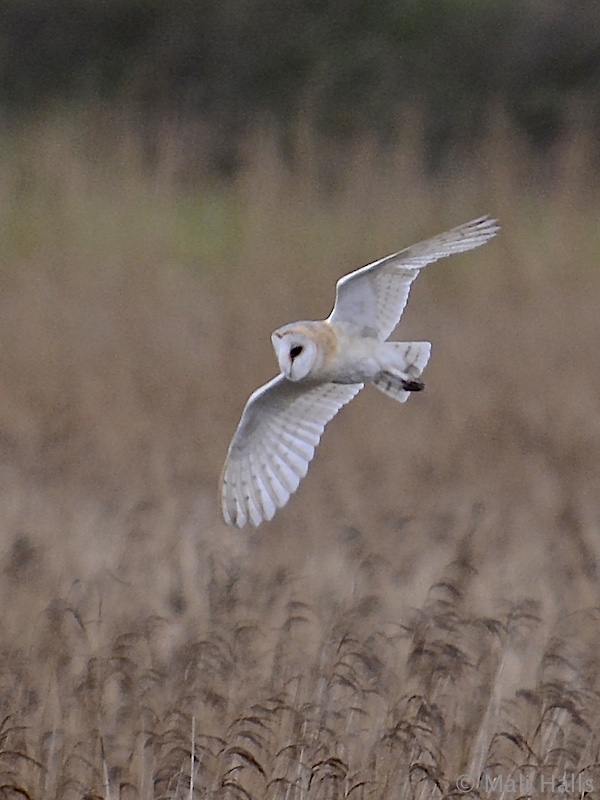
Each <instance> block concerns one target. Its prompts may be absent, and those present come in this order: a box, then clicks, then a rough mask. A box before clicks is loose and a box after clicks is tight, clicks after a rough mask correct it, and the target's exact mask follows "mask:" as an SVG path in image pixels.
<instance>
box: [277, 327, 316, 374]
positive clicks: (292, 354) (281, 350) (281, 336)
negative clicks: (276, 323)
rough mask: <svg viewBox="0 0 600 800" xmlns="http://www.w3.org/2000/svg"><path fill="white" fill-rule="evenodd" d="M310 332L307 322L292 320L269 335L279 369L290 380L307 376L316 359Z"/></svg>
mask: <svg viewBox="0 0 600 800" xmlns="http://www.w3.org/2000/svg"><path fill="white" fill-rule="evenodd" d="M311 333H312V331H311V330H310V328H309V327H308V325H307V323H297V322H294V323H292V324H291V325H284V326H283V328H278V329H277V330H276V331H275V332H274V333H273V334H272V335H271V341H272V342H273V347H274V349H275V355H276V356H277V361H279V369H280V370H281V371H282V373H283V374H284V375H285V377H286V378H287V379H288V380H290V381H301V380H303V379H304V378H307V377H309V375H310V373H311V371H312V369H313V367H314V366H315V364H316V362H317V360H318V356H319V352H318V348H317V344H316V342H315V341H314V339H313V338H312V336H311Z"/></svg>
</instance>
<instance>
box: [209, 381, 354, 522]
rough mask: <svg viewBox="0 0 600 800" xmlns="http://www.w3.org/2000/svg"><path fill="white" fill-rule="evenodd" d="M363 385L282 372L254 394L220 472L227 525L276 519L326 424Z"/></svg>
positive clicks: (294, 487)
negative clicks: (301, 379) (299, 379)
mask: <svg viewBox="0 0 600 800" xmlns="http://www.w3.org/2000/svg"><path fill="white" fill-rule="evenodd" d="M362 388H363V384H362V383H353V384H339V383H322V384H317V385H310V384H308V385H307V384H302V383H294V382H292V381H289V380H287V378H285V377H284V376H283V375H278V376H277V377H276V378H273V380H272V381H270V382H269V383H267V384H265V386H262V387H261V388H260V389H257V390H256V391H255V392H254V394H252V395H251V396H250V399H249V400H248V402H247V403H246V407H245V409H244V413H243V414H242V419H241V420H240V424H239V425H238V428H237V430H236V432H235V434H234V437H233V439H232V442H231V444H230V446H229V452H228V453H227V459H226V460H225V466H224V467H223V473H222V475H221V503H222V508H223V516H224V517H225V521H226V522H227V524H229V525H237V526H238V527H239V528H242V527H243V526H244V525H246V524H247V523H248V522H251V523H252V524H253V525H255V526H256V525H260V523H261V522H262V521H263V520H269V519H272V517H273V516H274V514H275V512H276V511H277V509H278V508H281V507H282V506H284V505H285V504H286V503H287V501H288V500H289V499H290V496H291V495H292V493H293V492H295V491H296V489H297V488H298V486H299V484H300V481H301V480H302V478H303V477H304V476H305V475H306V473H307V471H308V465H309V464H310V462H311V460H312V458H313V456H314V453H315V448H316V446H317V445H318V444H319V441H320V440H321V436H322V434H323V431H324V429H325V425H327V423H328V422H329V421H330V420H331V419H332V418H333V417H334V416H335V415H336V414H337V412H338V411H339V410H340V409H341V408H342V406H345V405H346V403H349V402H350V400H352V398H353V397H354V396H355V395H357V394H358V392H360V390H361V389H362Z"/></svg>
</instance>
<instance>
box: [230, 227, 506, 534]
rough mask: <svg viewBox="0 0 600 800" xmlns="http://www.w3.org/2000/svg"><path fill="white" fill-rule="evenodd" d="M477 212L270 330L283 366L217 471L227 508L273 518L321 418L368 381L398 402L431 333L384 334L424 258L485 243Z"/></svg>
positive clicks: (255, 518) (413, 380)
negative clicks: (402, 338)
mask: <svg viewBox="0 0 600 800" xmlns="http://www.w3.org/2000/svg"><path fill="white" fill-rule="evenodd" d="M498 230H499V227H498V224H497V223H496V221H495V220H492V219H490V218H488V217H481V218H480V219H477V220H473V221H472V222H469V223H467V224H465V225H461V226H459V227H458V228H454V229H453V230H451V231H448V232H447V233H443V234H440V235H439V236H436V237H434V238H433V239H428V240H426V241H424V242H420V243H419V244H416V245H413V246H412V247H408V248H406V249H405V250H402V251H401V252H399V253H395V254H394V255H392V256H388V257H387V258H384V259H381V260H380V261H376V262H374V263H373V264H370V265H369V266H367V267H363V268H362V269H359V270H357V271H356V272H352V273H350V274H348V275H346V276H345V277H343V278H341V279H340V280H339V281H338V284H337V290H336V302H335V306H334V309H333V311H332V313H331V315H330V316H329V318H328V319H327V320H323V321H318V322H317V321H302V322H294V323H291V324H289V325H284V326H283V327H281V328H278V329H277V330H276V331H275V332H274V333H273V334H272V336H271V340H272V342H273V347H274V349H275V353H276V355H277V360H278V362H279V367H280V369H281V374H280V375H278V376H277V377H276V378H274V379H273V380H272V381H270V382H269V383H267V384H266V385H265V386H263V387H261V388H260V389H257V391H256V392H254V394H252V395H251V397H250V399H249V400H248V402H247V403H246V407H245V409H244V413H243V414H242V419H241V421H240V424H239V426H238V429H237V431H236V433H235V435H234V437H233V440H232V442H231V445H230V447H229V451H228V453H227V459H226V461H225V466H224V468H223V473H222V475H221V503H222V509H223V516H224V518H225V521H226V522H227V523H229V524H235V525H237V526H238V527H243V526H244V525H246V524H247V523H248V522H252V524H253V525H259V524H260V523H261V522H262V521H263V520H265V519H267V520H268V519H271V518H272V517H273V515H274V514H275V512H276V510H277V508H281V507H282V506H283V505H285V503H286V502H287V501H288V500H289V497H290V495H291V494H292V493H293V492H294V491H295V490H296V489H297V488H298V485H299V483H300V480H301V479H302V478H303V477H304V476H305V475H306V472H307V470H308V465H309V463H310V461H311V459H312V457H313V455H314V451H315V447H316V446H317V444H318V443H319V441H320V438H321V435H322V433H323V430H324V428H325V425H326V424H327V423H328V422H329V421H330V420H331V419H332V417H334V416H335V414H336V413H337V412H338V411H339V410H340V408H342V406H344V405H346V403H348V402H350V400H352V398H353V397H354V396H355V395H356V394H358V392H359V391H360V390H361V389H362V388H363V386H364V384H365V383H371V384H373V385H374V386H375V387H376V388H377V389H379V390H380V391H382V392H383V393H384V394H386V395H388V396H389V397H392V398H393V399H394V400H397V401H399V402H401V403H403V402H405V401H406V400H407V399H408V397H409V396H410V393H411V392H416V391H420V390H421V389H423V384H422V383H421V382H420V381H419V380H418V378H419V377H420V375H421V373H422V372H423V370H424V369H425V366H426V365H427V362H428V360H429V355H430V352H431V345H430V344H429V342H389V341H386V340H387V338H388V336H389V335H390V333H391V332H392V331H393V329H394V328H395V327H396V325H397V323H398V321H399V320H400V317H401V315H402V311H403V310H404V306H405V304H406V300H407V298H408V294H409V291H410V286H411V284H412V282H413V280H414V279H415V278H416V276H417V275H418V273H419V271H420V269H421V268H422V267H424V266H425V265H426V264H429V263H431V262H433V261H437V260H438V259H439V258H443V257H445V256H448V255H452V254H453V253H460V252H464V251H466V250H470V249H472V248H474V247H478V246H479V245H482V244H484V243H485V242H487V241H488V240H489V239H491V238H492V237H493V236H495V235H496V233H497V232H498Z"/></svg>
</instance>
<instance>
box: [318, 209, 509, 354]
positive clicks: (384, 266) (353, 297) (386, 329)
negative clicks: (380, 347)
mask: <svg viewBox="0 0 600 800" xmlns="http://www.w3.org/2000/svg"><path fill="white" fill-rule="evenodd" d="M499 230H500V227H499V225H498V223H497V221H496V220H494V219H491V218H490V217H479V219H474V220H472V221H471V222H467V223H465V224H464V225H459V226H458V227H457V228H453V229H452V230H450V231H446V233H441V234H439V236H434V237H433V238H432V239H426V240H425V241H424V242H419V243H418V244H413V245H412V246H411V247H407V248H406V249H405V250H401V251H400V252H399V253H394V254H393V255H391V256H387V257H386V258H382V259H381V260H380V261H375V262H374V263H373V264H369V265H368V266H366V267H363V268H362V269H358V270H356V272H350V273H349V274H348V275H345V276H344V277H343V278H340V280H339V281H338V282H337V286H336V295H335V306H334V309H333V311H332V312H331V315H330V317H329V322H333V323H339V322H347V323H351V324H354V325H358V326H359V327H360V328H361V329H362V330H363V332H364V333H367V334H368V335H371V336H376V337H377V338H379V339H387V338H388V336H389V335H390V333H391V332H392V331H393V330H394V328H395V327H396V325H397V324H398V322H399V321H400V317H401V316H402V312H403V311H404V307H405V305H406V301H407V300H408V294H409V292H410V287H411V284H412V282H413V281H414V279H415V278H416V277H417V275H418V274H419V272H420V270H421V269H422V268H423V267H425V266H427V264H432V263H433V262H434V261H438V260H439V259H440V258H445V257H446V256H451V255H454V254H455V253H464V252H465V251H467V250H472V249H473V248H474V247H479V246H480V245H482V244H485V242H487V241H488V240H489V239H491V238H493V237H494V236H495V235H496V234H497V233H498V231H499Z"/></svg>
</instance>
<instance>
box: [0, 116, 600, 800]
mask: <svg viewBox="0 0 600 800" xmlns="http://www.w3.org/2000/svg"><path fill="white" fill-rule="evenodd" d="M104 122H105V126H104V128H101V126H100V125H99V123H98V120H97V119H91V120H88V121H86V120H83V121H82V120H78V121H77V122H76V123H71V122H68V121H64V120H58V121H56V120H55V121H46V122H44V123H40V124H39V126H38V127H37V128H36V127H30V128H28V129H27V130H25V131H19V132H18V135H16V134H15V133H14V132H13V133H12V134H11V133H10V132H4V133H3V134H2V137H1V141H2V146H3V152H4V153H5V157H4V158H3V159H2V161H1V164H0V225H1V230H2V242H3V245H2V251H3V257H2V270H1V272H0V342H1V347H0V474H1V477H2V482H1V485H2V494H1V502H0V526H1V530H2V536H1V538H0V572H1V576H2V579H1V581H0V600H1V604H2V605H1V607H2V615H1V618H0V665H1V668H0V721H1V722H2V724H1V726H0V773H1V774H0V795H1V796H2V797H17V796H29V797H35V798H37V797H40V798H42V797H43V798H79V797H87V798H91V797H104V798H115V797H121V798H127V799H129V798H137V797H139V798H149V797H156V798H159V797H165V798H166V797H170V798H171V797H181V798H183V797H192V796H195V797H211V798H212V797H215V798H216V797H219V798H220V797H225V798H323V799H324V798H343V797H350V798H352V799H353V800H362V799H363V798H364V799H365V800H366V799H367V798H405V797H413V796H414V797H418V798H421V797H423V798H424V797H430V796H440V797H442V796H448V795H455V794H459V793H460V789H461V786H460V785H459V786H456V781H457V780H458V778H459V776H460V775H461V774H462V773H467V774H469V775H471V776H473V777H474V778H475V779H477V778H478V777H479V776H480V775H487V776H490V778H493V777H494V776H496V777H497V776H501V777H502V778H503V780H504V781H506V780H507V779H508V778H509V777H511V776H515V775H519V774H521V773H522V774H525V773H526V774H527V775H528V776H529V777H530V778H531V779H532V780H533V782H534V791H533V792H529V794H532V793H533V794H536V793H537V794H548V793H549V791H550V789H549V788H548V787H549V784H545V785H544V786H545V789H544V786H542V785H541V784H540V778H541V777H542V776H544V777H545V779H547V780H550V778H551V777H553V776H554V778H555V779H557V780H558V779H562V778H563V777H568V778H570V777H571V776H572V775H575V776H577V774H578V771H580V770H583V772H581V775H583V776H584V779H589V780H592V782H593V781H596V786H599V785H600V783H598V781H600V774H598V766H597V765H598V760H599V759H598V749H599V747H600V730H599V728H600V724H599V720H600V713H599V712H600V695H599V681H600V659H599V657H598V652H599V650H598V648H599V646H600V623H599V620H598V611H597V606H598V572H597V560H598V552H599V547H600V546H599V541H600V539H599V536H600V531H599V527H600V526H599V521H600V520H599V516H600V515H599V503H598V485H599V478H600V469H599V465H598V453H599V452H600V424H599V422H598V419H599V414H598V411H599V408H598V403H599V401H598V398H599V397H600V374H599V371H598V369H597V367H596V365H597V361H598V359H597V352H596V351H597V346H598V300H599V298H600V277H599V274H598V261H600V228H599V227H598V223H597V217H598V210H599V204H598V202H597V200H596V198H595V195H594V185H593V182H592V180H591V178H590V177H589V175H587V172H586V157H585V155H586V150H585V144H586V143H585V140H584V139H582V138H581V137H580V138H579V139H577V140H574V141H572V142H570V143H569V142H566V143H565V144H564V146H563V149H562V150H560V151H557V152H556V153H551V154H550V157H549V162H548V163H550V164H551V167H552V169H551V170H546V171H545V173H544V174H543V175H542V174H541V171H540V170H539V169H536V168H535V163H534V159H533V157H531V156H530V155H529V154H528V153H527V152H526V151H525V150H524V149H523V148H522V147H521V143H519V142H516V141H514V140H511V138H510V135H509V133H508V132H504V133H499V134H497V135H496V136H495V137H490V141H489V142H487V143H486V144H485V145H482V147H481V150H480V152H479V153H477V154H474V155H473V161H472V163H471V164H464V163H460V164H455V165H454V167H453V169H449V170H448V171H447V173H446V174H444V175H442V176H439V177H438V178H437V179H436V180H435V181H433V180H432V179H428V178H426V177H425V176H424V175H423V171H422V169H421V168H420V166H419V160H418V157H417V154H416V149H415V147H414V145H413V144H412V143H411V141H410V140H409V139H408V138H405V139H403V140H402V141H401V142H400V144H399V146H398V149H397V151H396V152H394V153H391V154H388V156H387V158H386V160H385V161H381V160H378V158H377V157H376V155H374V153H373V151H372V149H371V148H369V147H368V146H365V147H364V148H363V149H361V150H359V151H357V152H355V153H353V154H351V156H349V157H348V160H347V163H346V164H345V165H344V170H343V172H342V173H341V178H340V179H339V180H338V187H337V192H330V191H327V187H326V186H323V185H322V183H320V180H319V176H320V167H319V165H318V163H317V162H318V158H317V154H316V151H315V150H313V149H312V146H311V143H310V137H308V136H306V134H304V135H303V136H304V138H302V137H300V140H299V143H300V167H299V168H298V169H297V170H296V171H295V172H294V171H290V170H288V169H287V168H285V167H283V166H282V165H281V163H280V162H279V161H278V159H277V157H276V155H275V154H274V147H273V143H272V140H271V139H270V138H269V136H267V135H265V136H264V137H259V138H257V139H256V140H255V141H254V142H250V143H249V144H248V151H247V153H246V162H245V167H244V169H243V170H242V172H241V174H240V175H239V177H238V178H237V179H236V181H234V182H233V183H232V184H231V185H227V186H218V185H215V183H214V182H211V181H209V179H208V177H207V175H206V172H207V171H206V168H205V165H203V163H202V154H201V148H198V145H197V142H196V148H195V149H194V151H193V152H194V154H195V155H194V157H193V158H192V156H191V155H190V153H191V150H188V143H189V142H190V141H191V138H190V134H189V132H188V135H187V138H186V136H182V137H179V132H178V130H177V129H176V128H172V129H171V128H168V129H167V128H165V131H163V132H162V133H161V136H159V137H157V140H156V142H155V143H154V144H155V146H154V147H153V148H147V147H146V148H145V147H142V145H141V143H140V140H139V138H137V137H136V135H135V134H134V133H132V132H131V130H132V128H131V127H128V126H127V125H125V124H123V125H122V127H119V124H118V122H119V120H116V121H115V120H108V121H106V120H104ZM200 133H201V132H198V135H200ZM334 166H338V167H339V164H338V165H335V164H334ZM548 173H550V174H548ZM534 183H536V186H535V188H532V185H533V184H534ZM484 212H487V213H491V214H494V215H497V216H499V217H500V219H501V221H502V223H503V232H502V235H501V236H500V237H499V238H498V239H497V241H495V242H494V243H493V244H491V245H489V246H488V247H486V248H485V249H482V250H479V251H476V252H475V253H473V254H470V255H466V256H464V257H463V258H457V259H454V260H452V261H447V262H445V263H441V264H439V265H437V266H435V267H432V268H431V269H430V270H428V271H427V272H426V274H424V275H423V276H421V278H420V279H419V281H418V283H417V284H416V286H415V288H414V290H413V298H412V304H411V306H410V307H409V309H408V311H407V314H406V319H405V321H404V323H403V327H402V329H401V331H402V336H403V337H410V336H414V337H430V338H431V340H432V341H433V343H434V351H433V359H432V362H431V365H430V367H429V368H428V370H427V373H426V379H427V381H426V382H427V391H426V392H425V393H424V394H423V395H421V396H419V397H416V398H413V400H411V402H410V403H408V404H407V406H406V407H400V406H397V405H395V404H394V403H392V402H390V401H389V400H387V399H386V398H384V397H383V396H380V395H379V394H378V393H376V392H372V391H365V392H364V393H363V395H361V396H360V397H359V398H358V399H357V400H356V401H355V402H354V403H353V404H352V405H351V406H350V407H348V408H347V409H344V411H343V413H342V414H340V416H339V418H337V419H336V420H335V421H334V422H333V423H332V424H331V428H330V429H328V431H327V432H326V435H325V437H324V441H323V443H322V446H321V448H320V449H319V452H318V454H317V458H316V461H315V463H314V464H313V467H312V468H311V471H310V473H309V476H308V477H307V479H306V481H305V482H304V483H303V485H302V487H301V489H300V491H299V493H298V495H297V496H296V497H294V498H293V500H292V502H291V503H290V504H289V506H288V507H287V508H286V509H284V510H283V511H282V512H281V513H280V514H279V515H278V517H277V519H276V521H274V522H273V523H272V524H269V525H265V526H264V527H263V528H261V529H260V530H258V531H247V532H246V531H245V532H242V533H239V532H235V531H231V530H229V529H227V528H226V527H225V526H224V525H223V523H222V522H221V520H220V517H219V509H218V506H217V500H216V482H217V478H218V474H219V471H220V467H221V463H222V459H223V457H224V454H225V451H226V448H227V444H228V440H229V437H230V435H231V433H232V431H233V429H234V427H235V425H236V423H237V420H238V416H239V413H240V411H241V408H242V406H243V404H244V402H245V400H246V398H247V396H248V394H249V392H250V391H251V390H252V389H254V388H255V387H256V386H257V385H259V384H260V383H261V382H263V381H265V380H266V379H268V378H269V377H271V376H272V375H273V373H274V369H275V360H274V357H273V355H272V353H271V352H270V342H269V334H270V332H271V330H273V329H274V328H275V327H276V326H278V325H280V324H282V323H285V322H288V321H290V320H293V319H298V318H320V317H322V316H323V315H325V314H327V313H328V311H329V309H330V306H331V303H332V300H333V287H334V282H335V280H336V279H337V277H339V275H340V274H342V273H344V272H345V271H348V270H350V269H352V268H355V267H358V266H360V265H361V264H362V263H365V262H366V261H368V260H370V259H373V258H376V257H379V256H381V255H384V254H386V253H387V252H390V251H392V250H394V249H397V248H398V247H400V246H402V245H404V244H408V243H411V242H413V241H415V240H416V239H417V238H419V237H420V236H425V235H429V234H433V233H436V232H438V231H440V230H442V229H443V228H445V227H447V226H451V225H453V224H458V223H460V222H463V221H466V220H467V219H469V218H471V217H474V216H477V215H478V214H481V213H484ZM536 781H537V782H536ZM494 787H495V788H493V787H492V786H491V784H485V783H482V784H481V786H480V789H479V794H480V795H488V794H489V795H494V794H499V793H500V792H499V789H498V784H497V783H496V784H494ZM542 789H544V791H542ZM576 790H577V784H576V785H575V790H574V791H575V794H577V791H576ZM504 793H505V795H510V794H511V790H510V788H509V789H507V788H506V785H505V786H504ZM526 793H527V792H526ZM567 794H569V792H567ZM579 794H581V793H579ZM579 794H578V795H577V796H579ZM592 794H593V793H592ZM563 796H564V795H563Z"/></svg>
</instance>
